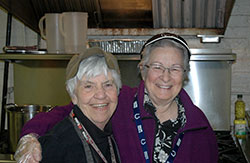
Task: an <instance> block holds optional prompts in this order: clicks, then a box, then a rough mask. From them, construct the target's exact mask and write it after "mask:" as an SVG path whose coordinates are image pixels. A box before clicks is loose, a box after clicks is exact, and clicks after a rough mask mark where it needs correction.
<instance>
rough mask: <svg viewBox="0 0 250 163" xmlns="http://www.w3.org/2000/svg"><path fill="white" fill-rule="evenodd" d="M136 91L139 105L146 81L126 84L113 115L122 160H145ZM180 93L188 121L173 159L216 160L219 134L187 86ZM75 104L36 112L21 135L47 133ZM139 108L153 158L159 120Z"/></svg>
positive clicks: (212, 162)
mask: <svg viewBox="0 0 250 163" xmlns="http://www.w3.org/2000/svg"><path fill="white" fill-rule="evenodd" d="M135 93H137V94H138V100H139V106H143V97H144V82H141V84H140V86H139V88H130V87H127V86H123V87H122V90H121V92H120V95H119V102H118V107H117V110H116V112H115V113H114V115H113V117H112V127H113V133H114V137H115V139H116V142H117V144H118V148H119V152H120V156H121V161H122V162H123V163H124V162H125V163H141V162H145V160H144V156H143V152H142V148H141V145H140V140H139V138H138V134H137V129H136V125H135V122H134V118H133V109H132V103H133V100H134V95H135ZM179 96H180V99H181V101H182V103H183V105H184V108H185V115H186V118H187V122H186V125H185V126H184V128H182V129H180V130H179V131H178V134H179V133H181V132H184V137H183V141H182V143H181V146H180V148H179V150H178V153H177V156H176V158H175V160H174V163H184V162H185V163H196V162H197V163H200V162H202V163H217V162H218V147H217V142H216V137H215V134H214V132H213V130H212V128H211V126H210V124H209V122H208V120H207V118H206V117H205V115H204V114H203V112H202V111H201V110H200V109H199V108H198V107H196V106H195V105H194V104H193V103H192V101H191V99H190V97H189V96H188V95H187V93H186V91H185V90H184V89H182V90H181V92H180V94H179ZM72 107H73V104H72V103H71V104H69V105H66V106H61V107H55V108H54V109H53V110H52V111H51V112H49V113H40V114H37V115H36V116H35V117H34V118H33V119H32V120H30V121H29V122H28V123H26V124H25V126H24V127H23V130H22V134H21V136H23V135H25V134H28V133H32V132H33V133H37V134H39V135H43V134H45V132H46V131H48V130H49V129H51V128H52V127H53V126H54V125H55V124H56V123H57V122H58V121H60V120H62V119H63V118H64V117H66V116H67V115H68V114H69V112H70V111H71V109H72ZM140 112H141V117H142V123H143V128H144V132H145V136H146V141H147V144H148V150H149V156H150V160H151V162H152V156H153V147H154V139H155V138H154V137H155V130H156V123H155V120H154V119H153V117H152V116H151V115H150V114H149V113H147V112H146V111H145V110H144V109H141V110H140ZM178 134H177V136H178ZM175 141H176V139H175ZM173 144H175V143H173Z"/></svg>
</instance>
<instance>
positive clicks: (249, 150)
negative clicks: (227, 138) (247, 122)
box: [238, 134, 250, 163]
mask: <svg viewBox="0 0 250 163" xmlns="http://www.w3.org/2000/svg"><path fill="white" fill-rule="evenodd" d="M238 140H239V143H240V146H241V149H242V152H243V153H244V155H245V158H246V159H247V161H248V163H250V134H248V136H247V137H246V139H238Z"/></svg>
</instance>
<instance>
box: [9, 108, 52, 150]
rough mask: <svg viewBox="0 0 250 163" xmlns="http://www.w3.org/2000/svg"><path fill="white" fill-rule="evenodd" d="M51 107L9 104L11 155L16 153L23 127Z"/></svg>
mask: <svg viewBox="0 0 250 163" xmlns="http://www.w3.org/2000/svg"><path fill="white" fill-rule="evenodd" d="M51 108H52V107H51V106H50V105H22V106H18V105H16V104H7V105H6V106H5V109H6V112H7V117H8V134H9V135H8V142H9V150H10V152H11V153H14V152H15V151H16V147H17V143H18V140H19V137H20V133H21V129H22V127H23V125H24V124H25V123H26V122H27V121H28V120H30V119H32V118H33V117H34V116H35V115H36V114H37V113H39V112H47V111H49V110H50V109H51Z"/></svg>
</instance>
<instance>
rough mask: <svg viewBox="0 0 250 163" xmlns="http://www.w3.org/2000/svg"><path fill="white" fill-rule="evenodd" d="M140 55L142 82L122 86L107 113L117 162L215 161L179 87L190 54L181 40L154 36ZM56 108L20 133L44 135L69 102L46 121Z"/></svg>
mask: <svg viewBox="0 0 250 163" xmlns="http://www.w3.org/2000/svg"><path fill="white" fill-rule="evenodd" d="M141 53H142V60H141V61H140V63H139V65H138V68H139V70H140V73H141V77H142V81H141V83H140V85H139V86H138V87H137V88H130V87H128V86H123V87H122V89H121V92H120V95H119V99H118V101H119V102H118V106H117V110H116V112H115V113H114V115H113V117H112V129H113V133H114V137H115V140H116V142H117V145H118V148H119V152H120V157H121V162H126V163H142V162H146V163H149V162H154V163H171V162H174V163H217V162H218V149H217V142H216V137H215V134H214V132H213V130H212V128H211V126H210V124H209V122H208V120H207V118H206V116H205V115H204V113H203V112H202V111H201V110H200V109H199V108H198V107H197V106H195V105H194V104H193V102H192V101H191V99H190V97H189V96H188V94H187V93H186V91H185V90H184V89H183V82H184V80H185V79H186V76H187V72H188V71H189V59H190V56H191V52H190V50H189V47H188V45H187V43H186V41H185V40H184V39H183V38H181V37H180V36H178V35H175V34H171V33H162V34H158V35H155V36H153V37H152V38H150V39H149V40H148V41H146V43H145V44H144V46H143V48H142V51H141ZM58 110H59V108H54V109H53V110H52V111H51V113H41V114H43V115H40V117H39V116H37V117H36V118H34V119H32V120H31V121H30V122H28V123H27V124H26V125H25V126H24V128H23V132H22V135H26V134H28V135H30V133H38V134H39V135H42V134H44V132H45V131H46V130H48V129H49V128H50V127H49V126H50V125H53V124H55V123H56V122H58V121H59V120H60V118H63V116H66V115H67V114H68V113H69V112H70V110H71V106H70V105H68V106H67V107H65V108H64V109H61V111H60V114H61V115H60V116H57V118H54V119H53V120H51V119H52V117H53V116H54V117H55V114H58V113H56V112H58ZM53 112H54V113H53ZM46 115H47V117H46V118H47V119H49V120H50V122H49V123H46V124H40V123H41V121H40V120H39V119H42V118H44V117H45V116H46ZM35 126H36V127H35ZM37 126H39V129H38V128H37ZM41 130H42V132H40V131H41ZM23 138H25V136H24V137H23ZM23 138H22V139H23ZM22 139H21V140H22ZM35 140H36V139H35ZM35 140H34V141H35ZM31 142H32V141H29V143H31ZM27 143H28V142H27ZM22 146H23V145H22V144H21V145H20V146H19V149H20V148H21V147H22ZM20 152H21V151H20ZM30 155H32V154H30Z"/></svg>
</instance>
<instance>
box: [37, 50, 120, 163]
mask: <svg viewBox="0 0 250 163" xmlns="http://www.w3.org/2000/svg"><path fill="white" fill-rule="evenodd" d="M66 71H67V72H66V88H67V91H68V93H69V95H70V97H71V100H72V102H73V104H74V106H73V109H72V111H71V113H70V115H69V116H67V117H66V118H65V119H64V120H62V121H61V122H59V123H58V124H57V125H56V126H55V127H53V129H51V130H50V131H49V132H48V133H47V134H45V135H44V136H41V137H40V138H39V139H38V140H39V142H40V144H41V147H42V160H41V162H46V163H48V162H51V163H55V162H60V163H63V162H65V163H66V162H67V163H69V162H77V163H81V162H82V163H83V162H92V163H99V162H105V163H107V162H110V163H117V162H120V158H119V152H118V149H117V146H116V142H115V140H114V139H113V135H112V127H111V122H110V118H111V117H112V115H113V113H114V112H115V110H116V106H117V103H118V94H119V90H120V88H121V79H120V71H119V67H118V63H117V60H116V58H115V57H114V56H113V55H112V54H109V53H106V52H104V51H102V50H101V49H98V48H90V49H87V50H86V51H85V52H84V53H82V54H80V55H76V56H74V57H73V58H72V59H71V60H70V62H69V64H68V66H67V70H66Z"/></svg>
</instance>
